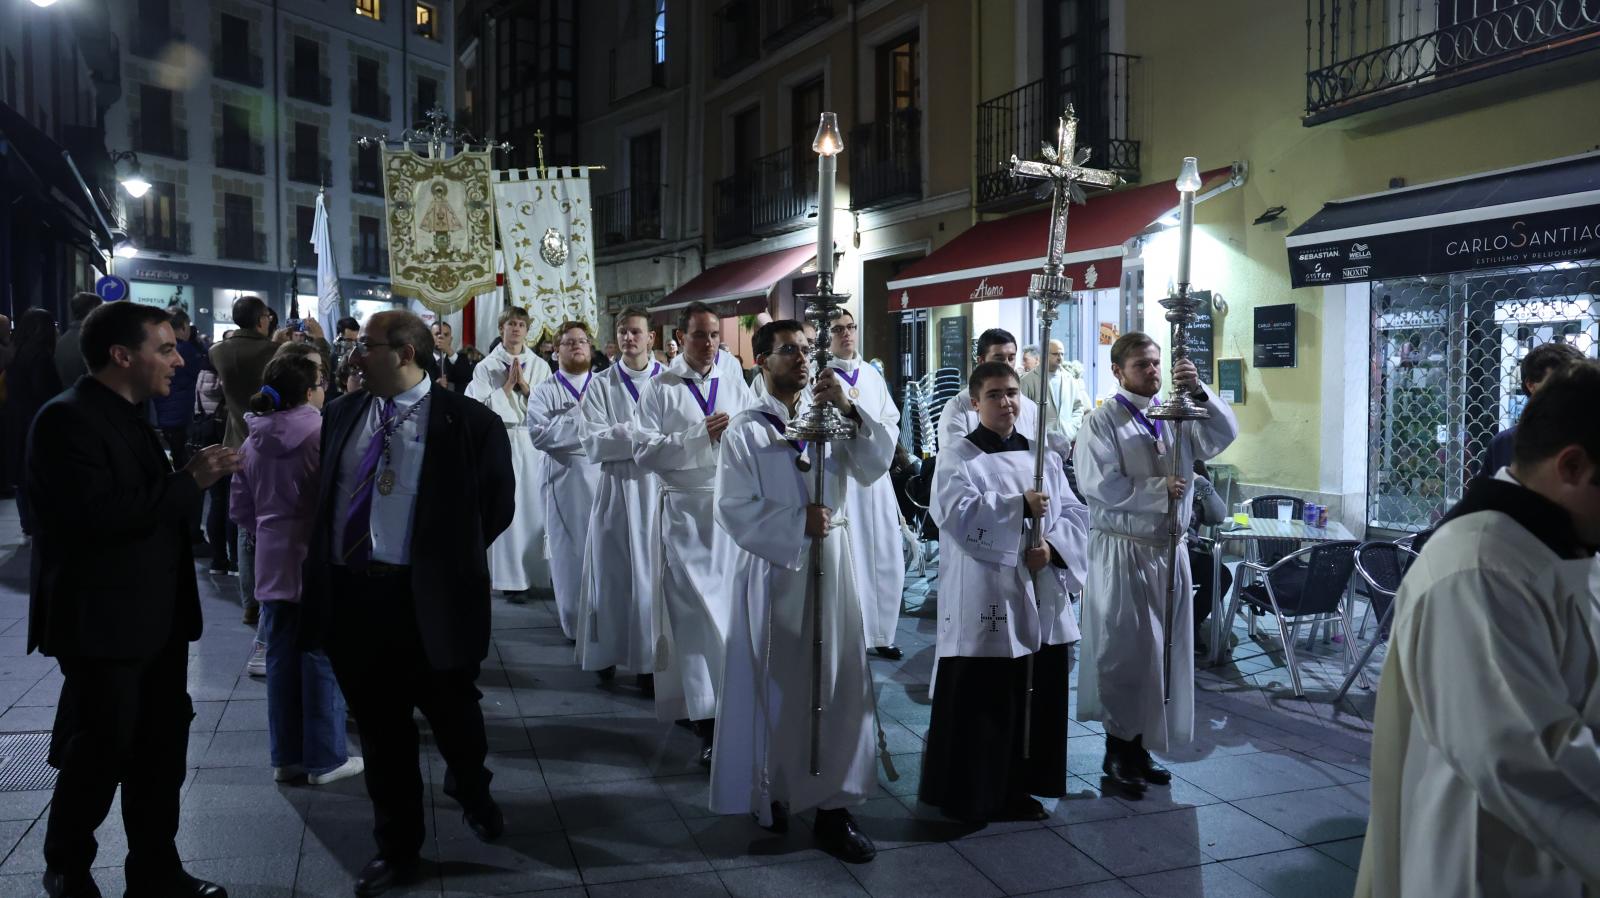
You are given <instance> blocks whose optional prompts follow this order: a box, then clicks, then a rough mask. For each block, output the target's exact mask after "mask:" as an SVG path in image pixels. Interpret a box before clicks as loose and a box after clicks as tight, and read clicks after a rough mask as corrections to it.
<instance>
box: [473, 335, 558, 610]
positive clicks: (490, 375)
mask: <svg viewBox="0 0 1600 898" xmlns="http://www.w3.org/2000/svg"><path fill="white" fill-rule="evenodd" d="M512 365H521V366H522V377H523V380H524V381H526V382H527V384H528V387H529V390H528V392H529V395H530V396H531V395H532V392H533V388H535V387H537V386H538V385H539V384H540V383H541V382H542V381H544V380H545V379H546V378H548V377H549V376H550V366H549V365H547V364H545V363H544V360H543V359H540V358H539V357H538V356H537V355H535V354H534V352H533V351H532V350H530V349H528V348H527V347H524V348H523V350H522V354H521V355H518V356H514V357H513V356H512V355H511V354H510V353H508V352H506V348H505V344H501V345H499V346H496V347H495V348H494V351H493V352H491V353H489V354H488V355H487V356H485V357H484V359H483V361H481V362H479V363H478V366H477V367H476V368H474V369H473V371H472V383H471V384H469V385H468V386H467V398H468V399H476V400H478V401H479V402H481V403H483V404H484V405H487V406H488V407H489V408H490V409H491V410H493V411H494V413H495V414H497V415H499V416H500V420H501V421H504V422H505V425H506V436H507V437H509V438H510V440H511V467H512V469H513V470H514V471H515V472H516V475H517V511H516V516H515V517H513V518H512V519H511V526H510V527H508V528H506V532H504V533H502V534H500V537H499V538H498V539H496V540H495V541H494V544H493V545H491V546H490V547H489V581H490V585H491V586H493V587H494V588H495V589H499V590H503V591H506V592H518V591H521V590H524V589H549V588H550V564H549V561H548V560H547V559H546V558H545V520H544V502H543V500H542V499H541V496H542V494H543V492H544V453H542V452H540V451H539V450H537V449H535V448H533V440H532V438H531V437H530V436H529V435H528V404H527V402H525V401H523V399H522V397H521V396H518V395H516V394H515V393H512V394H511V395H507V394H506V391H505V385H506V377H507V375H508V373H509V372H510V370H511V366H512Z"/></svg>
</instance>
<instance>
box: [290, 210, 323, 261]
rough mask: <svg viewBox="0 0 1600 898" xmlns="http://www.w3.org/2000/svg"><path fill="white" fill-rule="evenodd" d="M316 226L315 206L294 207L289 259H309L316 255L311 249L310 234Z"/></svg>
mask: <svg viewBox="0 0 1600 898" xmlns="http://www.w3.org/2000/svg"><path fill="white" fill-rule="evenodd" d="M316 224H317V207H316V206H295V207H294V249H293V251H292V252H290V253H289V257H290V258H291V259H310V258H311V257H313V256H315V255H316V253H314V252H313V251H312V249H311V232H312V230H313V229H314V228H315V227H316Z"/></svg>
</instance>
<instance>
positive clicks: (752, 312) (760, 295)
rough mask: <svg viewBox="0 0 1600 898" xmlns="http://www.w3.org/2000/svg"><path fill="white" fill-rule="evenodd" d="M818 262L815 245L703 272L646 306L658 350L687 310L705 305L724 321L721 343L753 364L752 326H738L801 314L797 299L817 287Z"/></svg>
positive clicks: (724, 265)
mask: <svg viewBox="0 0 1600 898" xmlns="http://www.w3.org/2000/svg"><path fill="white" fill-rule="evenodd" d="M816 259H817V249H816V246H815V245H814V244H810V243H807V244H804V245H802V246H797V247H791V248H790V249H781V250H777V251H774V252H770V253H763V254H761V255H759V256H751V257H749V258H745V259H737V260H735V261H732V262H724V263H722V264H720V265H713V266H711V267H710V268H707V269H706V270H705V271H702V272H700V273H699V274H698V275H695V276H694V277H693V278H691V279H690V280H689V281H688V282H687V283H685V284H684V285H683V286H681V287H679V288H678V289H676V290H674V291H672V292H671V293H668V294H667V295H666V296H663V297H662V298H661V301H660V302H658V303H656V304H655V305H653V306H651V307H650V309H649V311H650V326H651V328H652V329H653V330H655V331H656V332H657V337H656V346H657V347H665V346H666V345H667V340H669V339H671V337H672V332H673V329H674V328H676V327H677V322H678V315H679V314H680V313H681V312H682V310H683V309H684V307H685V306H688V305H689V304H690V303H691V302H703V303H706V304H707V305H709V306H711V307H712V308H713V309H715V310H716V311H717V315H718V317H720V318H721V319H722V342H723V343H725V344H727V346H728V348H729V350H730V351H732V352H733V353H734V354H735V355H737V356H739V357H740V358H742V359H743V361H744V364H745V365H747V366H748V365H750V364H753V363H754V358H755V356H754V353H752V351H751V349H750V338H751V336H752V334H753V332H754V328H748V327H743V326H741V324H740V320H741V319H745V320H746V321H747V322H748V319H749V316H760V315H770V316H771V317H772V318H794V317H798V316H799V315H800V314H802V313H803V311H804V309H803V308H802V306H803V303H802V302H801V301H799V300H797V299H796V298H795V296H796V294H800V293H805V292H807V291H808V290H815V289H816Z"/></svg>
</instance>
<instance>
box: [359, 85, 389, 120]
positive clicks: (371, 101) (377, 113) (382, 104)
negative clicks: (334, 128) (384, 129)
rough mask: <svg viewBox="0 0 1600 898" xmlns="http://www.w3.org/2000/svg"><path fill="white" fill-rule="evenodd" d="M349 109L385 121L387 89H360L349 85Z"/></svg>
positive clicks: (387, 106)
mask: <svg viewBox="0 0 1600 898" xmlns="http://www.w3.org/2000/svg"><path fill="white" fill-rule="evenodd" d="M350 111H351V112H353V113H355V114H356V115H360V116H365V117H366V118H373V119H377V120H378V121H382V122H386V121H388V120H389V94H388V92H387V91H379V90H372V89H370V88H369V89H367V90H361V89H360V88H359V87H358V86H357V85H354V84H352V85H350Z"/></svg>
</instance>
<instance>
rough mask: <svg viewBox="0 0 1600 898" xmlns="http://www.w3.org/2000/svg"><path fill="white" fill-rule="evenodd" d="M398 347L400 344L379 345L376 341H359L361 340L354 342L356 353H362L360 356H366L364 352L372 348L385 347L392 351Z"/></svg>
mask: <svg viewBox="0 0 1600 898" xmlns="http://www.w3.org/2000/svg"><path fill="white" fill-rule="evenodd" d="M398 345H400V344H397V343H381V342H377V341H374V340H367V339H361V340H357V341H356V352H359V353H362V354H366V352H367V351H368V350H370V349H372V348H373V347H374V346H387V347H389V348H390V349H393V348H394V347H396V346H398Z"/></svg>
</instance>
